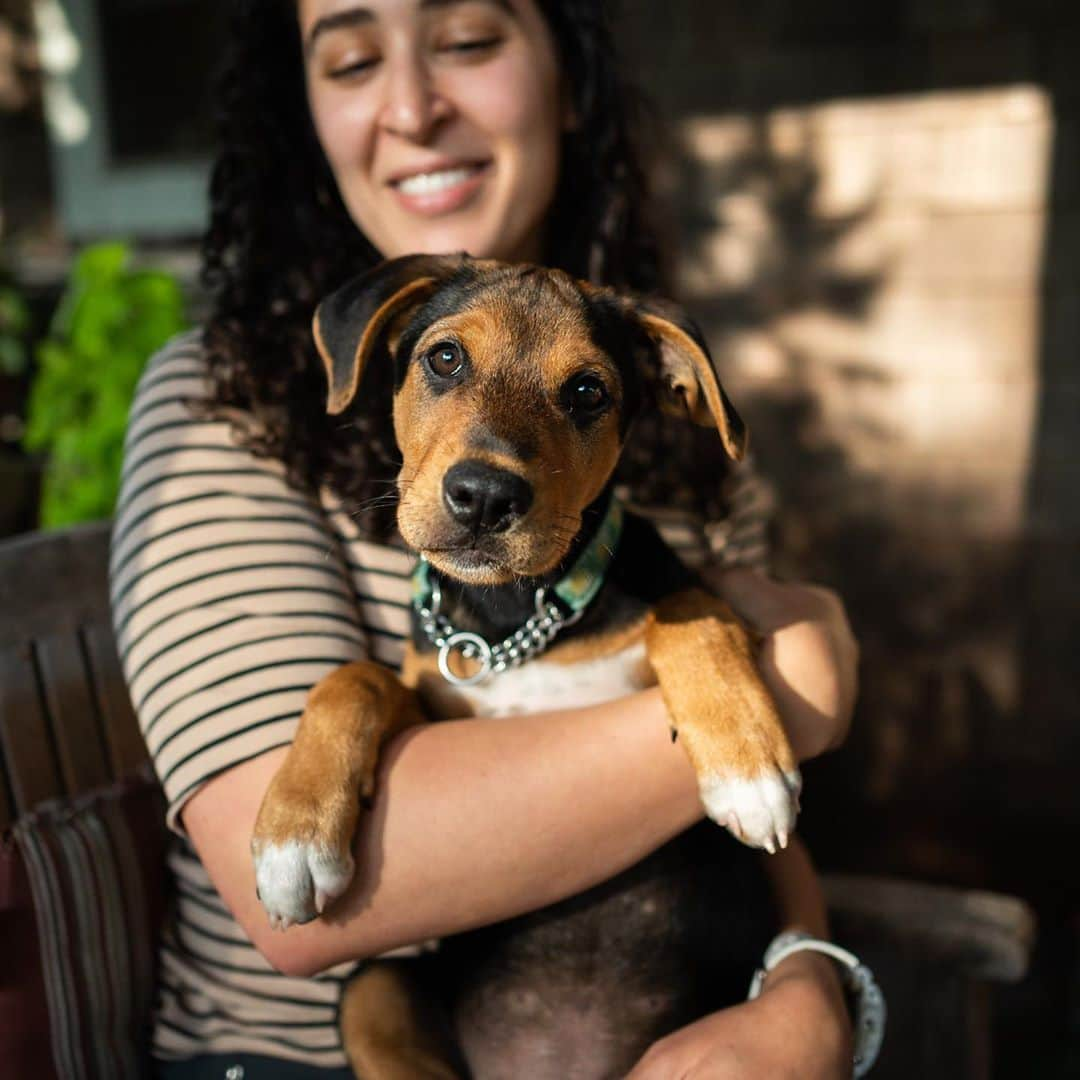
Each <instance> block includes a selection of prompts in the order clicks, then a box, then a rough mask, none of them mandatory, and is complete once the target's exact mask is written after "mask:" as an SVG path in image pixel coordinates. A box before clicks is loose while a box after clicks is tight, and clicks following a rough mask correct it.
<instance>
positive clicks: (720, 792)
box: [699, 768, 802, 855]
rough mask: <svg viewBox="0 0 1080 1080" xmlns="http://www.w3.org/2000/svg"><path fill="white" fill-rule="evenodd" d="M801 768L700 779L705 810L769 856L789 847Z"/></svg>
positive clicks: (800, 787) (796, 812)
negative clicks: (754, 775)
mask: <svg viewBox="0 0 1080 1080" xmlns="http://www.w3.org/2000/svg"><path fill="white" fill-rule="evenodd" d="M801 789H802V777H801V776H800V775H799V770H798V769H793V770H791V771H784V770H783V769H780V768H774V769H772V770H768V771H765V772H762V773H760V774H759V775H758V776H756V777H746V776H736V775H732V774H728V775H718V774H712V775H708V776H703V777H701V778H700V782H699V790H700V792H701V801H702V803H704V805H705V812H706V813H707V814H708V815H709V817H710V818H712V820H713V821H715V822H716V823H717V824H718V825H723V826H724V827H725V828H727V829H728V830H730V832H731V834H732V835H733V836H734V837H736V839H738V840H741V841H742V842H743V843H744V844H749V845H750V846H751V847H758V848H764V849H765V850H766V851H767V852H769V854H770V855H772V854H774V853H775V852H776V851H777V849H779V848H785V847H787V842H788V837H789V836H790V835H791V833H792V831H793V829H794V827H795V818H796V816H797V815H798V812H799V792H800V790H801Z"/></svg>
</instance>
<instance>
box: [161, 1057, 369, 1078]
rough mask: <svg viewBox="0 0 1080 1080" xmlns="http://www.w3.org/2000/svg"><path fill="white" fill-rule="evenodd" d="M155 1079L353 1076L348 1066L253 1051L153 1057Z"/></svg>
mask: <svg viewBox="0 0 1080 1080" xmlns="http://www.w3.org/2000/svg"><path fill="white" fill-rule="evenodd" d="M154 1076H155V1077H157V1080H353V1073H352V1070H351V1069H315V1068H312V1067H311V1066H310V1065H297V1064H296V1063H295V1062H292V1061H281V1060H280V1059H278V1058H268V1057H259V1056H258V1055H257V1054H206V1055H204V1056H202V1057H197V1058H190V1059H189V1060H187V1061H155V1062H154Z"/></svg>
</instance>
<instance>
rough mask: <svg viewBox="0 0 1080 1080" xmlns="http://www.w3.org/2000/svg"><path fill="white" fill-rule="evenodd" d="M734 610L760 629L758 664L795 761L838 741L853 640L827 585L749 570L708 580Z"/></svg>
mask: <svg viewBox="0 0 1080 1080" xmlns="http://www.w3.org/2000/svg"><path fill="white" fill-rule="evenodd" d="M713 581H714V583H715V584H716V585H717V586H718V587H719V589H720V595H721V596H723V598H724V599H725V600H726V601H727V602H728V603H729V604H730V605H731V607H732V608H733V609H734V611H735V613H736V614H737V615H738V616H739V617H740V618H742V619H743V620H744V621H745V622H746V623H747V624H748V625H749V626H750V627H751V628H752V629H754V630H756V631H757V632H758V633H759V634H761V635H762V638H763V640H762V643H761V651H760V653H759V657H758V664H759V667H760V669H761V674H762V676H763V678H764V679H765V682H766V684H767V685H768V687H769V689H770V690H771V691H772V693H773V697H774V698H775V699H776V704H777V705H778V706H779V708H780V713H781V716H782V717H783V719H784V726H785V728H786V729H787V733H788V738H789V739H790V740H791V747H792V749H793V750H794V751H795V756H796V757H797V758H798V759H799V760H800V761H805V760H806V759H808V758H812V757H816V756H817V755H818V754H822V753H824V752H825V751H826V750H832V749H834V748H835V747H837V746H839V745H840V744H841V743H842V742H843V741H844V739H845V738H846V737H847V733H848V728H849V727H850V726H851V713H852V710H853V709H854V706H855V694H856V684H857V674H856V669H857V666H858V659H859V647H858V644H857V643H856V641H855V638H854V636H853V635H852V633H851V626H850V625H849V623H848V620H847V615H846V614H845V612H844V605H843V602H842V601H841V600H840V598H839V597H838V596H837V595H836V593H834V592H833V591H832V590H831V589H826V588H823V587H821V586H817V585H787V584H783V583H781V582H777V581H772V580H770V579H769V578H767V577H766V576H765V575H764V574H761V573H759V572H758V571H756V570H749V569H744V568H736V569H733V570H726V571H724V572H723V573H722V574H719V575H717V576H716V577H715V578H714V579H713Z"/></svg>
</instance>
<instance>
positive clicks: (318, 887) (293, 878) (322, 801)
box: [251, 761, 360, 930]
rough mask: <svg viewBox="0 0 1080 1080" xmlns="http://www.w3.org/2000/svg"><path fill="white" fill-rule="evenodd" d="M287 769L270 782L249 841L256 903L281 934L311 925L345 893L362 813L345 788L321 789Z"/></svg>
mask: <svg viewBox="0 0 1080 1080" xmlns="http://www.w3.org/2000/svg"><path fill="white" fill-rule="evenodd" d="M291 765H292V763H291V762H290V761H286V763H285V765H284V766H282V768H281V770H280V771H279V772H278V774H277V775H276V776H275V777H274V779H273V780H272V781H271V782H270V786H269V788H268V789H267V791H266V796H265V797H264V798H263V803H262V806H261V807H260V808H259V816H258V818H257V819H256V821H255V831H254V833H253V834H252V838H251V854H252V857H253V858H254V860H255V885H256V888H257V890H258V895H259V899H260V901H261V902H262V905H263V907H264V908H265V909H266V913H267V915H269V916H270V923H271V925H272V926H273V927H274V928H275V929H280V930H285V929H287V928H288V927H290V926H292V925H293V924H294V923H305V922H310V921H311V920H312V919H314V918H315V916H316V915H321V914H322V912H323V910H324V909H325V908H326V906H327V905H328V904H329V903H330V902H331V901H332V900H334V899H335V898H336V897H338V896H340V895H341V894H342V893H343V892H344V891H345V890H346V889H347V888H348V887H349V882H350V881H352V878H353V872H354V870H355V864H354V862H353V856H352V840H353V833H354V831H355V829H356V822H357V818H358V817H359V812H360V807H359V801H358V799H357V797H356V795H355V794H352V793H351V792H350V786H349V785H342V784H329V785H323V784H320V783H318V781H316V780H315V778H314V776H313V775H312V774H311V773H310V772H304V771H301V770H299V769H296V768H292V767H291ZM322 779H323V780H324V781H325V780H326V779H327V778H326V777H325V776H324V777H323V778H322Z"/></svg>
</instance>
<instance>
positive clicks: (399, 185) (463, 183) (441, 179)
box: [390, 161, 491, 216]
mask: <svg viewBox="0 0 1080 1080" xmlns="http://www.w3.org/2000/svg"><path fill="white" fill-rule="evenodd" d="M490 166H491V162H490V161H480V162H466V163H464V164H461V165H453V166H450V167H448V168H443V169H432V170H431V172H424V173H414V174H413V175H412V176H407V177H405V178H404V179H402V180H393V181H391V183H390V190H391V191H393V193H394V196H395V198H396V199H397V200H398V202H399V203H400V204H401V205H402V206H403V207H404V208H405V209H406V210H408V211H410V212H411V213H414V214H425V215H430V216H435V215H437V214H446V213H449V212H450V211H452V210H459V209H460V208H461V207H462V206H464V205H465V204H466V203H467V202H469V201H470V200H471V199H472V198H473V196H475V195H476V193H477V191H478V190H479V189H480V187H481V186H482V185H483V183H484V180H485V179H486V177H487V174H488V172H489V169H490Z"/></svg>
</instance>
